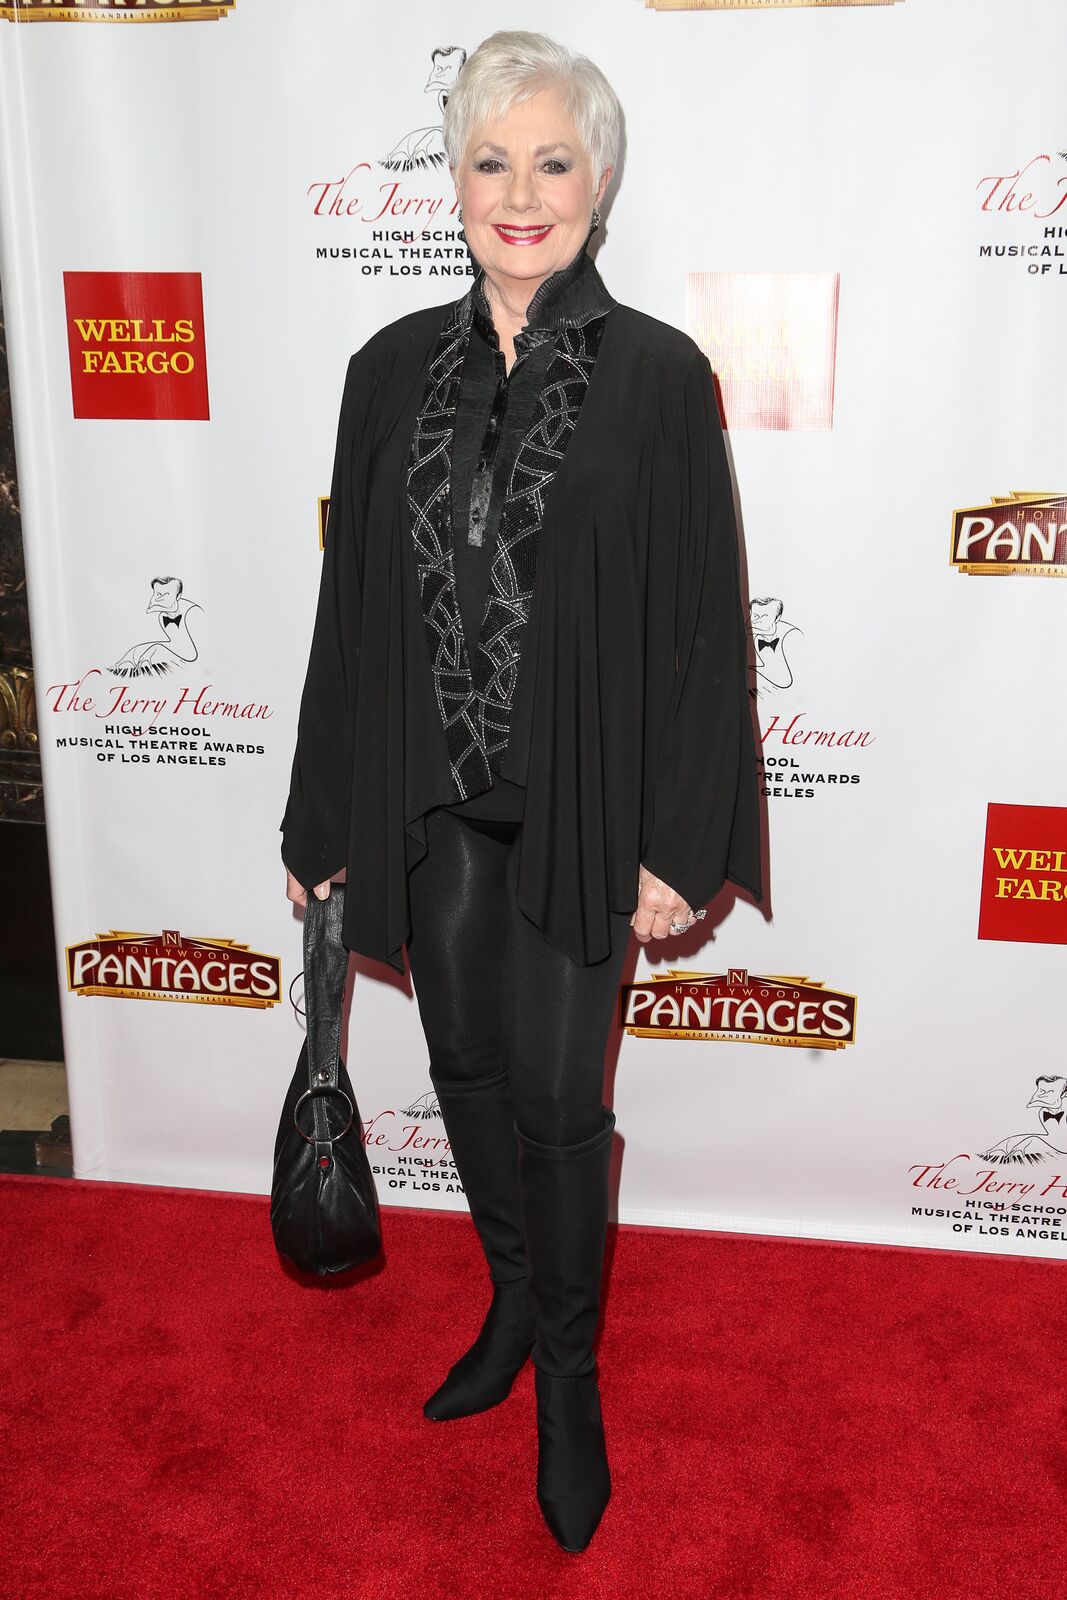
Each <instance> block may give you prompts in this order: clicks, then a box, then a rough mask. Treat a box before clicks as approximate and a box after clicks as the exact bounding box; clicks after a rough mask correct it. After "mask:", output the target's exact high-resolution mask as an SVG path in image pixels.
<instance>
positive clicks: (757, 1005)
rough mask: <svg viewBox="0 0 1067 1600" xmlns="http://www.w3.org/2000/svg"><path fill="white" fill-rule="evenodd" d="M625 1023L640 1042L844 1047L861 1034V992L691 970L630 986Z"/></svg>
mask: <svg viewBox="0 0 1067 1600" xmlns="http://www.w3.org/2000/svg"><path fill="white" fill-rule="evenodd" d="M619 1004H620V1013H621V1015H620V1021H621V1024H622V1027H623V1029H624V1031H625V1032H626V1033H630V1034H633V1035H634V1036H635V1037H636V1038H638V1039H728V1040H738V1041H743V1042H745V1043H747V1044H780V1045H787V1046H788V1045H792V1046H794V1047H796V1046H798V1045H799V1046H801V1047H803V1048H804V1049H815V1050H841V1049H843V1048H844V1046H845V1045H847V1044H853V1043H855V1039H856V996H855V995H853V994H841V993H838V992H837V991H835V990H833V989H827V988H825V987H824V986H823V985H822V984H821V983H818V982H815V981H813V980H812V979H811V978H787V977H781V976H773V975H772V976H767V977H762V978H761V977H750V976H749V974H748V972H747V971H746V970H745V969H744V968H743V967H731V968H730V969H729V971H727V972H724V973H722V972H720V973H712V972H685V971H682V970H681V969H680V968H677V967H674V968H671V969H670V970H669V971H668V972H667V973H665V974H664V975H663V976H659V975H656V976H654V977H650V978H646V979H644V980H642V982H640V983H624V984H623V985H622V987H621V993H620V998H619Z"/></svg>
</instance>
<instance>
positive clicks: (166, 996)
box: [66, 928, 282, 1010]
mask: <svg viewBox="0 0 1067 1600" xmlns="http://www.w3.org/2000/svg"><path fill="white" fill-rule="evenodd" d="M66 958H67V988H68V989H69V990H70V992H71V993H72V994H79V995H96V996H103V997H107V998H110V999H118V1000H189V1001H194V1002H198V1003H199V1004H201V1005H224V1006H244V1007H252V1008H254V1009H256V1010H262V1009H264V1008H265V1007H267V1006H274V1005H277V1004H278V1002H279V1001H280V999H281V980H282V969H281V960H280V958H279V957H278V956H275V955H269V954H266V953H265V952H263V951H260V950H252V949H250V948H249V946H248V945H246V944H238V943H237V941H236V940H234V939H220V938H210V937H205V938H201V937H194V936H193V935H191V934H183V933H179V932H178V930H177V929H176V928H164V929H163V930H162V931H161V932H160V933H133V932H130V933H127V932H125V931H124V930H122V929H120V928H110V929H109V930H108V932H107V933H98V934H97V935H96V936H95V938H92V939H81V940H79V941H78V943H77V944H69V945H67V947H66Z"/></svg>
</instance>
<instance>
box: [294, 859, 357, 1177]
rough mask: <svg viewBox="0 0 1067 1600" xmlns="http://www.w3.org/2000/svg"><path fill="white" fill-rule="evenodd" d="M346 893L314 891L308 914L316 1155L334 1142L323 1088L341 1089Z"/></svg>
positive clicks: (338, 886) (334, 888)
mask: <svg viewBox="0 0 1067 1600" xmlns="http://www.w3.org/2000/svg"><path fill="white" fill-rule="evenodd" d="M344 907H345V890H344V884H342V883H331V884H330V892H329V894H328V895H327V897H326V899H325V900H319V899H318V898H317V897H316V896H315V895H314V894H311V893H309V894H308V897H307V905H306V907H305V910H304V1017H305V1021H306V1025H307V1039H308V1088H309V1089H314V1090H317V1091H318V1093H317V1094H316V1095H315V1096H314V1098H313V1099H312V1101H311V1107H312V1111H313V1114H314V1119H315V1120H314V1131H315V1141H316V1148H317V1153H318V1154H322V1153H323V1152H322V1151H319V1150H318V1146H319V1145H320V1144H326V1145H327V1146H328V1145H329V1144H330V1143H331V1136H330V1126H329V1122H328V1121H327V1116H326V1101H327V1099H328V1098H331V1097H329V1096H328V1095H326V1094H325V1093H323V1091H324V1090H328V1089H336V1088H337V1074H338V1062H339V1059H340V1052H341V1008H342V1005H343V1002H344V995H345V979H346V977H347V974H348V950H347V948H346V946H345V945H344V944H343V943H342V942H341V925H342V921H343V919H344Z"/></svg>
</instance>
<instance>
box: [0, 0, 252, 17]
mask: <svg viewBox="0 0 1067 1600" xmlns="http://www.w3.org/2000/svg"><path fill="white" fill-rule="evenodd" d="M236 4H237V0H12V3H11V4H6V5H5V4H2V3H0V20H2V19H4V18H6V19H7V21H8V22H214V21H216V20H217V19H218V18H219V17H224V16H226V14H227V12H230V11H232V10H233V8H234V6H235V5H236Z"/></svg>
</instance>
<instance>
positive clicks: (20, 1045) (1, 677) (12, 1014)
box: [0, 297, 63, 1061]
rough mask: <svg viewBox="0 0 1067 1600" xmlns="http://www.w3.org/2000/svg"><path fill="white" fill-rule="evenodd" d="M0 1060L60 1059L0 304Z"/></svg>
mask: <svg viewBox="0 0 1067 1600" xmlns="http://www.w3.org/2000/svg"><path fill="white" fill-rule="evenodd" d="M0 884H2V886H3V893H2V894H0V1057H25V1058H27V1059H31V1060H38V1061H61V1060H62V1059H63V1039H62V1033H61V1031H60V1023H59V982H58V977H57V969H56V952H55V943H54V931H53V925H52V893H51V882H50V878H49V872H48V848H47V835H46V831H45V819H44V790H43V785H42V781H41V759H40V751H39V741H38V737H37V710H36V703H35V699H34V689H33V654H32V650H31V646H30V617H29V609H28V606H27V602H26V567H25V560H24V555H23V547H22V518H21V514H20V510H19V493H18V477H17V474H16V471H15V441H14V435H13V428H12V419H11V390H10V379H9V374H8V365H7V333H6V327H5V324H4V311H3V300H2V297H0Z"/></svg>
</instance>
